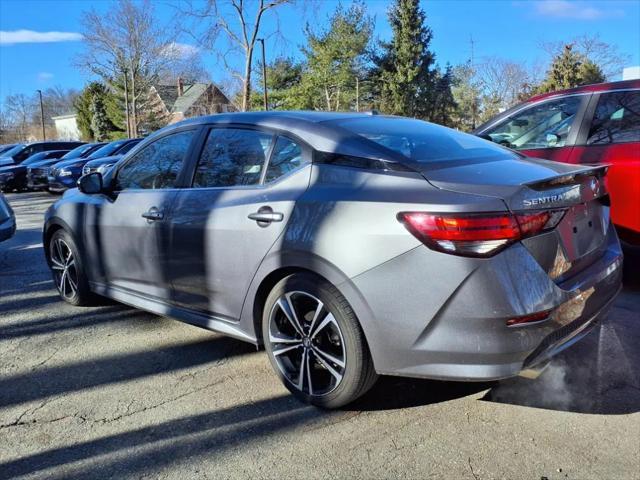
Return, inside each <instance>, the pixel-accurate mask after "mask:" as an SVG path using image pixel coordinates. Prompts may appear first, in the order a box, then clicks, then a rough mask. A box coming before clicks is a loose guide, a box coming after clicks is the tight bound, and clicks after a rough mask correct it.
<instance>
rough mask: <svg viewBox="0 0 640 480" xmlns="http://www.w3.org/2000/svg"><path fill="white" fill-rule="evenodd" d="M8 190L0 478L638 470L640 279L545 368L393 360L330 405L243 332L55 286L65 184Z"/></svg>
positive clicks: (0, 327) (1, 266) (0, 326)
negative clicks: (445, 368) (85, 298)
mask: <svg viewBox="0 0 640 480" xmlns="http://www.w3.org/2000/svg"><path fill="white" fill-rule="evenodd" d="M7 198H8V199H9V201H10V203H11V205H12V206H13V208H14V210H15V211H16V215H17V217H18V232H17V233H16V236H15V237H14V238H13V239H11V240H9V241H7V242H3V243H2V244H0V478H2V479H4V478H47V479H58V478H65V479H75V478H78V479H87V478H119V479H125V478H162V479H164V478H180V479H184V478H212V479H226V478H246V477H252V478H256V477H257V478H300V477H304V478H307V479H316V478H328V479H334V478H351V477H361V478H420V479H426V478H457V479H470V480H480V479H492V478H530V479H536V480H539V479H540V478H542V477H546V478H548V479H550V480H551V479H566V478H571V479H601V478H610V479H638V478H640V474H639V473H638V472H640V413H638V412H639V411H640V348H638V345H640V286H638V285H637V284H636V285H635V286H627V287H625V289H624V291H623V293H622V294H621V296H620V297H619V298H618V299H617V301H616V304H615V305H614V307H613V309H612V311H611V313H610V315H609V320H608V321H607V322H606V323H605V324H604V325H603V326H602V327H601V328H600V329H598V330H596V331H594V332H593V333H592V334H590V335H589V336H588V337H587V338H586V339H584V340H583V341H582V342H580V343H579V344H577V345H575V346H574V347H573V348H571V349H570V350H567V351H565V352H564V353H563V354H561V355H560V356H559V357H557V358H556V359H555V360H554V361H553V362H552V364H551V366H550V367H549V368H548V369H547V370H546V371H545V372H544V373H543V374H542V376H540V377H539V378H538V379H536V380H525V379H520V378H517V379H512V380H507V381H503V382H499V383H497V382H496V383H488V384H464V383H454V382H436V381H427V380H412V379H402V378H390V377H385V378H382V379H381V380H380V381H379V383H378V384H377V385H376V387H375V388H374V389H373V390H372V391H371V392H370V393H368V394H367V395H366V396H365V397H364V398H362V399H361V400H359V401H358V402H357V403H356V404H354V405H351V406H349V407H348V408H345V409H343V410H341V411H337V412H323V411H319V410H317V409H315V408H313V407H309V406H306V405H303V404H301V403H299V402H297V401H296V400H294V399H293V398H292V397H291V396H290V395H289V394H288V392H287V390H286V389H285V388H284V387H282V386H281V384H280V382H279V381H278V380H277V378H276V376H275V374H274V373H273V372H272V371H271V367H270V365H269V362H268V359H267V358H266V356H265V355H264V353H263V352H256V350H255V348H254V347H253V346H251V345H248V344H243V343H241V342H238V341H236V340H232V339H229V338H226V337H224V336H221V335H218V334H215V333H211V332H207V331H205V330H202V329H199V328H196V327H193V326H189V325H186V324H183V323H180V322H177V321H173V320H170V319H166V318H162V317H157V316H154V315H151V314H147V313H144V312H140V311H136V310H133V309H131V308H128V307H125V306H122V305H118V304H116V303H112V302H105V303H104V305H102V306H99V307H94V308H79V307H72V306H70V305H67V304H65V303H63V302H61V301H60V300H59V299H58V297H57V295H56V293H55V290H54V286H53V283H52V282H51V279H50V275H49V272H48V270H47V267H46V265H45V261H44V257H43V252H42V246H41V223H42V215H43V212H44V210H45V209H46V207H47V206H48V205H49V204H50V203H51V202H52V201H54V200H55V198H56V197H52V196H50V195H49V194H47V193H22V194H11V195H7ZM633 268H634V269H635V274H636V275H637V276H640V274H638V272H639V271H640V267H639V266H637V264H636V266H635V267H633ZM630 273H632V274H633V273H634V272H633V271H630Z"/></svg>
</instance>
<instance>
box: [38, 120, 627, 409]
mask: <svg viewBox="0 0 640 480" xmlns="http://www.w3.org/2000/svg"><path fill="white" fill-rule="evenodd" d="M605 170H606V169H605V168H603V167H576V166H574V165H567V164H564V163H556V162H550V161H544V160H538V159H529V158H526V157H524V156H522V155H519V154H517V153H515V152H513V151H511V150H509V149H506V148H503V147H501V146H499V145H496V144H494V143H491V142H489V141H486V140H483V139H480V138H478V137H475V136H472V135H467V134H463V133H460V132H457V131H455V130H451V129H448V128H445V127H441V126H438V125H433V124H429V123H427V122H422V121H419V120H413V119H408V118H401V117H384V116H377V115H365V114H358V113H353V114H338V113H330V112H251V113H233V114H220V115H214V116H209V117H202V118H197V119H190V120H187V121H184V122H181V123H178V124H176V125H172V126H170V127H167V128H165V129H163V130H161V131H159V132H157V133H155V134H154V135H152V136H151V137H149V138H148V139H146V140H145V141H144V142H143V143H141V144H140V145H139V146H138V147H137V148H136V150H135V151H133V152H131V153H130V154H129V155H127V156H126V157H125V158H123V159H122V160H121V161H120V162H118V163H117V164H116V165H115V166H114V167H113V168H112V169H111V170H109V172H107V173H106V174H105V175H104V177H103V176H102V175H101V174H100V173H97V172H96V173H91V174H89V175H85V176H83V177H82V178H81V179H80V182H79V188H78V189H75V190H73V191H71V192H68V194H66V195H65V196H64V197H63V198H62V199H60V200H59V201H57V202H56V203H55V204H54V205H53V206H52V207H51V208H50V209H49V210H48V211H47V213H46V216H45V223H44V232H43V233H44V236H43V241H44V250H45V252H46V256H47V262H48V264H49V266H50V267H51V270H52V273H53V278H54V281H55V284H56V286H57V288H58V291H59V293H60V296H61V298H63V299H64V300H65V301H67V302H69V303H71V304H74V305H81V304H88V303H90V302H91V301H92V298H93V297H92V295H94V294H100V295H105V296H108V297H111V298H113V299H115V300H118V301H121V302H124V303H127V304H130V305H132V306H136V307H139V308H143V309H146V310H149V311H152V312H155V313H158V314H161V315H170V316H172V317H175V318H178V319H181V320H183V321H186V322H189V323H193V324H196V325H200V326H203V327H205V328H209V329H211V330H216V331H219V332H222V333H225V334H227V335H231V336H233V337H236V338H238V339H241V340H245V341H248V342H252V343H254V344H257V345H260V344H264V345H265V347H266V350H267V354H268V356H269V359H270V361H271V363H272V365H273V368H274V370H275V371H276V372H277V374H278V375H279V377H280V378H281V379H282V381H283V382H284V384H285V385H286V386H287V388H289V389H290V390H291V391H292V392H293V393H294V394H295V395H297V396H298V397H299V398H301V399H303V400H305V401H308V402H311V403H313V404H316V405H320V406H323V407H337V406H340V405H344V404H345V403H347V402H350V401H352V400H354V399H355V398H357V397H359V396H360V395H362V394H363V393H364V392H366V391H367V389H369V388H370V387H371V386H372V384H373V382H374V381H375V379H376V374H377V373H381V374H393V375H404V376H412V377H425V378H439V379H455V380H465V381H469V380H476V381H484V380H496V379H501V378H506V377H511V376H514V375H518V374H521V373H527V374H528V373H530V372H531V371H532V370H536V369H539V367H540V366H541V365H543V364H545V363H546V362H547V361H548V359H549V358H550V357H551V356H553V355H555V354H556V353H558V352H559V351H561V350H563V349H564V348H566V347H568V346H569V345H571V344H573V343H575V342H576V341H577V340H578V339H579V338H581V337H582V336H584V335H586V334H587V332H589V331H590V330H591V329H592V328H593V327H594V326H595V325H596V324H597V323H598V322H599V321H600V320H602V319H603V318H604V315H605V313H606V312H607V310H608V308H609V306H610V305H611V303H612V301H613V299H614V298H615V296H616V294H617V293H618V291H619V290H620V288H621V271H622V270H621V268H620V267H621V265H622V253H621V249H620V243H619V242H618V237H617V236H616V231H615V229H614V228H613V225H612V224H611V223H610V221H609V204H608V197H607V191H606V188H605V182H604V172H605Z"/></svg>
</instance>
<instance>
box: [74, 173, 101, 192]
mask: <svg viewBox="0 0 640 480" xmlns="http://www.w3.org/2000/svg"><path fill="white" fill-rule="evenodd" d="M78 189H79V190H80V191H81V192H82V193H87V194H94V193H101V192H102V190H103V187H102V174H101V173H98V172H93V173H88V174H86V175H83V176H81V177H80V179H79V180H78Z"/></svg>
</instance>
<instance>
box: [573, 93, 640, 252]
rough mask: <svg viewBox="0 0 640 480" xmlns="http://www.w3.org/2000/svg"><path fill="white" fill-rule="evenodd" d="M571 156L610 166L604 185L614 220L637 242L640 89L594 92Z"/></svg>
mask: <svg viewBox="0 0 640 480" xmlns="http://www.w3.org/2000/svg"><path fill="white" fill-rule="evenodd" d="M571 157H572V158H571V162H572V163H584V164H593V165H599V164H609V165H610V168H609V173H608V175H607V186H608V188H609V192H610V195H611V216H612V219H613V222H614V223H615V224H616V225H617V226H619V227H623V228H624V229H626V230H629V231H630V232H629V233H630V234H631V236H633V237H636V238H637V240H636V241H638V239H640V207H639V206H638V198H640V90H623V91H615V92H603V93H600V94H596V95H594V97H593V99H592V101H591V103H590V105H589V111H588V112H587V115H586V116H585V121H584V123H583V128H581V130H580V135H579V136H578V139H577V141H576V146H575V147H574V150H573V152H572V154H571ZM622 233H623V235H624V234H625V233H626V232H622ZM630 240H631V239H630Z"/></svg>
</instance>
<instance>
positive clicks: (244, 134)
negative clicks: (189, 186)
mask: <svg viewBox="0 0 640 480" xmlns="http://www.w3.org/2000/svg"><path fill="white" fill-rule="evenodd" d="M271 141H272V135H270V134H268V133H263V132H258V131H255V130H241V129H236V128H213V129H211V130H210V131H209V135H208V136H207V141H206V142H205V145H204V148H203V149H202V155H201V156H200V160H199V161H198V167H197V168H196V172H195V176H194V179H193V186H194V187H200V188H202V187H230V186H240V185H257V184H258V183H259V182H260V174H261V173H262V168H263V166H264V162H265V160H266V158H267V153H268V152H269V148H270V146H271Z"/></svg>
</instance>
